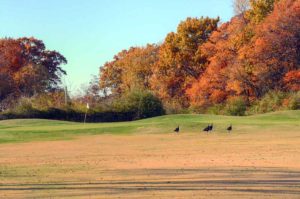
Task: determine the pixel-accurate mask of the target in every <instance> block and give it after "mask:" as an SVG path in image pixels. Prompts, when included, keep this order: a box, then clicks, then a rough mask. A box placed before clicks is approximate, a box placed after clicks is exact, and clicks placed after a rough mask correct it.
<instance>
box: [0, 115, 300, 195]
mask: <svg viewBox="0 0 300 199" xmlns="http://www.w3.org/2000/svg"><path fill="white" fill-rule="evenodd" d="M208 124H213V125H214V129H213V130H212V131H211V132H210V133H206V132H203V129H204V128H205V127H206V126H207V125H208ZM230 124H232V127H233V130H232V131H231V132H230V133H229V132H227V130H226V129H227V127H228V126H229V125H230ZM177 126H180V132H179V133H175V132H174V129H175V128H176V127H177ZM299 146H300V111H281V112H275V113H268V114H261V115H255V116H244V117H232V116H217V115H198V114H191V115H167V116H161V117H155V118H150V119H145V120H139V121H133V122H118V123H86V124H83V123H73V122H64V121H52V120H40V119H26V120H4V121H0V198H228V199H229V198H241V197H243V198H272V199H273V198H299V195H300V147H299Z"/></svg>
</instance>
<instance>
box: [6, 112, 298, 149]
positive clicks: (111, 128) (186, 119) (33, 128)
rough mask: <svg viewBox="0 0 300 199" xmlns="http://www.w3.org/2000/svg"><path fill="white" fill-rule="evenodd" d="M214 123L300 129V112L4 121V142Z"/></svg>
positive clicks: (246, 129)
mask: <svg viewBox="0 0 300 199" xmlns="http://www.w3.org/2000/svg"><path fill="white" fill-rule="evenodd" d="M208 123H214V125H215V127H216V129H215V132H216V133H219V134H224V133H226V130H225V129H226V126H228V125H229V124H230V123H232V124H233V126H234V130H235V133H259V132H263V131H265V130H268V131H270V130H271V131H274V132H275V131H276V132H279V131H280V132H285V131H292V132H299V133H300V111H283V112H276V113H269V114H263V115H256V116H249V117H229V116H216V115H169V116H162V117H156V118H151V119H146V120H140V121H134V122H118V123H97V124H86V125H83V124H82V123H73V122H63V121H51V120H39V119H31V120H7V121H0V143H11V142H29V141H36V140H58V139H72V138H73V137H75V136H78V135H87V134H90V135H93V134H103V133H111V134H130V133H170V132H172V131H173V129H174V128H175V127H176V126H177V125H180V126H181V132H183V133H192V132H201V130H202V129H203V128H204V127H205V126H206V125H207V124H208Z"/></svg>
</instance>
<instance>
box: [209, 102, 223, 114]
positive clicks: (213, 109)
mask: <svg viewBox="0 0 300 199" xmlns="http://www.w3.org/2000/svg"><path fill="white" fill-rule="evenodd" d="M224 109H225V108H224V105H223V104H216V105H214V106H210V107H208V108H207V110H206V113H208V114H214V115H222V114H224Z"/></svg>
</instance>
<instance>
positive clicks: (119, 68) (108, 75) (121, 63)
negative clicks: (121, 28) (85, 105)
mask: <svg viewBox="0 0 300 199" xmlns="http://www.w3.org/2000/svg"><path fill="white" fill-rule="evenodd" d="M158 49H159V47H158V46H157V45H147V46H146V47H132V48H130V49H129V50H123V51H122V52H120V53H118V54H117V55H116V56H115V57H114V60H113V61H111V62H107V63H105V64H104V66H102V67H101V68H100V88H101V89H102V90H103V91H104V93H107V94H113V95H114V94H116V95H120V94H122V93H125V92H127V91H130V90H132V89H141V90H147V89H149V88H150V77H151V75H152V68H153V65H154V64H155V63H156V62H157V60H158V56H157V54H158Z"/></svg>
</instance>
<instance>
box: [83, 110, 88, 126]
mask: <svg viewBox="0 0 300 199" xmlns="http://www.w3.org/2000/svg"><path fill="white" fill-rule="evenodd" d="M87 112H88V109H86V111H85V115H84V123H83V124H85V121H86V115H87Z"/></svg>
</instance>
